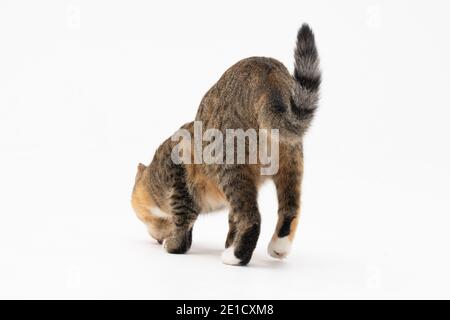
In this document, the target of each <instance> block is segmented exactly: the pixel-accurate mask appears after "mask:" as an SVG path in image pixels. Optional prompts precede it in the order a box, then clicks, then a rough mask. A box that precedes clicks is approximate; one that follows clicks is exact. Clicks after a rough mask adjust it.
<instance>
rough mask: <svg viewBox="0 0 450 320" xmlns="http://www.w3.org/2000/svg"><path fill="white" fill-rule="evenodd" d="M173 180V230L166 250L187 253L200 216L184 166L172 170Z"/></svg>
mask: <svg viewBox="0 0 450 320" xmlns="http://www.w3.org/2000/svg"><path fill="white" fill-rule="evenodd" d="M170 174H171V177H172V180H173V186H172V194H171V196H170V207H171V213H172V215H173V216H172V222H173V229H172V232H171V235H170V236H169V237H168V238H167V239H166V240H165V241H164V248H165V249H166V251H167V252H169V253H186V252H187V251H188V250H189V249H190V248H191V244H192V228H193V226H194V223H195V220H196V219H197V216H198V212H199V210H198V208H197V206H196V204H195V202H194V200H193V197H192V195H191V193H190V192H189V189H188V187H187V183H186V172H185V168H184V166H183V165H173V166H172V167H171V168H170Z"/></svg>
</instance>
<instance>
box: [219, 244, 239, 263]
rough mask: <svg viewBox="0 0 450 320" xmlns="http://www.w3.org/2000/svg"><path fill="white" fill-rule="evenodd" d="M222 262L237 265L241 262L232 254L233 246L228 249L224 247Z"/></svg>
mask: <svg viewBox="0 0 450 320" xmlns="http://www.w3.org/2000/svg"><path fill="white" fill-rule="evenodd" d="M221 258H222V262H223V263H225V264H229V265H232V266H237V265H239V263H240V262H241V260H239V259H238V258H236V256H235V255H234V247H233V246H230V247H228V249H226V250H225V251H224V252H222V257H221Z"/></svg>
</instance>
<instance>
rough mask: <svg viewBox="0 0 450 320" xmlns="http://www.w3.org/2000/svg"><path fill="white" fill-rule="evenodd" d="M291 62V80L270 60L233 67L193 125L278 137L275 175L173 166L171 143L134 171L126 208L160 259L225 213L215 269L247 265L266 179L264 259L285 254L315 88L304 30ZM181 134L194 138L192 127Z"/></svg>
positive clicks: (256, 166) (296, 210) (250, 169)
mask: <svg viewBox="0 0 450 320" xmlns="http://www.w3.org/2000/svg"><path fill="white" fill-rule="evenodd" d="M294 56H295V68H294V74H293V75H291V74H290V73H289V72H288V70H287V69H286V67H285V66H284V65H283V64H282V63H280V62H279V61H277V60H275V59H272V58H265V57H252V58H247V59H244V60H241V61H239V62H238V63H236V64H235V65H233V66H232V67H230V68H229V69H228V70H227V71H226V72H225V73H224V74H223V75H222V77H221V78H220V79H219V81H217V83H216V84H214V85H213V87H212V88H211V89H210V90H209V91H208V92H207V93H206V95H205V96H204V97H203V99H202V101H201V103H200V107H199V109H198V112H197V116H196V118H195V120H196V121H198V122H201V125H202V129H203V130H207V129H209V128H215V129H218V130H220V131H221V132H223V133H224V134H225V132H226V130H227V129H242V130H248V129H255V130H260V129H278V132H279V136H278V138H277V141H276V142H277V144H278V146H279V150H278V152H279V157H278V159H279V160H278V161H279V162H278V163H277V166H278V171H277V172H276V173H274V174H273V175H271V176H267V175H262V174H261V171H260V169H261V166H262V164H261V162H260V161H258V162H257V163H253V164H250V163H245V164H242V163H240V164H236V163H228V162H224V163H222V164H214V163H213V164H205V163H181V164H177V163H175V162H174V161H173V160H172V152H173V149H174V147H175V146H176V145H177V143H178V141H174V139H167V140H166V141H165V142H164V143H163V144H162V145H161V146H160V147H159V148H158V150H157V151H156V154H155V156H154V158H153V160H152V162H151V164H150V165H149V166H145V165H143V164H139V165H138V172H137V174H136V179H135V186H134V188H133V193H132V205H133V208H134V210H135V212H136V214H137V216H138V218H139V219H140V220H141V221H142V222H144V224H145V225H146V226H147V228H148V232H149V233H150V235H151V236H152V237H153V238H154V239H156V240H157V241H158V242H159V243H160V244H163V246H164V248H165V250H166V251H167V252H169V253H185V252H187V251H188V250H189V248H190V247H191V242H192V229H193V225H194V223H195V221H196V219H197V216H198V215H199V214H200V213H203V212H210V211H215V210H218V209H221V208H224V207H226V208H228V210H229V219H228V223H229V231H228V235H227V238H226V242H225V251H224V252H223V254H222V261H223V262H224V263H225V264H230V265H246V264H248V263H249V261H250V259H251V257H252V253H253V251H254V249H255V247H256V243H257V240H258V237H259V232H260V224H261V217H260V213H259V210H258V203H257V195H258V188H259V187H260V186H261V184H262V183H263V182H264V181H265V180H266V179H272V180H273V181H274V183H275V186H276V190H277V196H278V223H277V225H276V228H275V232H274V234H273V237H272V239H271V241H270V243H269V246H268V252H269V254H270V255H271V256H272V257H274V258H278V259H282V258H284V257H286V256H287V254H288V253H289V251H290V249H291V244H292V241H293V239H294V236H295V232H296V228H297V224H298V219H299V215H300V195H301V182H302V176H303V147H302V140H303V136H304V134H305V132H306V130H307V129H308V127H309V126H310V123H311V120H312V119H313V116H314V113H315V111H316V108H317V104H318V99H319V87H320V83H321V72H320V69H319V57H318V53H317V49H316V45H315V40H314V35H313V32H312V30H311V29H310V27H309V26H308V25H306V24H304V25H303V26H302V27H301V28H300V30H299V31H298V34H297V45H296V48H295V51H294ZM182 129H183V130H186V131H187V132H190V133H194V123H193V122H191V123H188V124H185V125H184V126H183V127H182ZM272 138H273V137H272ZM269 139H270V137H269ZM246 145H247V146H248V143H247V144H246ZM191 150H192V149H191ZM246 152H247V153H248V150H246Z"/></svg>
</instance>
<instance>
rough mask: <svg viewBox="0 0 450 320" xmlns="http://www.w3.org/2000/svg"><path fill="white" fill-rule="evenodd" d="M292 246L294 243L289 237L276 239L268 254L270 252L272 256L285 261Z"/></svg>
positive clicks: (270, 244) (272, 241) (271, 242)
mask: <svg viewBox="0 0 450 320" xmlns="http://www.w3.org/2000/svg"><path fill="white" fill-rule="evenodd" d="M291 245H292V243H291V240H289V237H283V238H278V237H274V238H272V240H271V241H270V243H269V247H268V248H267V252H269V255H270V256H272V257H274V258H276V259H284V258H286V257H287V255H288V254H289V252H290V251H291Z"/></svg>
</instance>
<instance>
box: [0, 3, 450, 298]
mask: <svg viewBox="0 0 450 320" xmlns="http://www.w3.org/2000/svg"><path fill="white" fill-rule="evenodd" d="M448 12H449V5H448V2H447V1H376V0H373V1H360V0H358V1H356V0H355V1H317V0H315V1H299V0H296V1H289V2H288V1H286V2H283V1H276V2H275V1H273V2H266V1H256V0H255V1H221V2H214V1H201V2H200V1H159V2H155V3H154V2H150V1H121V2H118V1H106V0H105V1H99V0H96V1H92V0H91V1H87V0H86V1H81V0H79V1H76V0H73V1H56V0H55V1H31V0H30V1H12V0H11V1H8V0H2V1H0V195H1V196H0V298H157V299H170V298H182V299H183V298H192V299H195V298H234V299H240V298H265V299H281V298H293V299H295V298H296V299H299V298H450V289H449V286H450V276H449V273H448V270H449V269H450V256H449V249H448V246H449V243H450V234H449V225H450V204H449V196H450V195H449V190H450V188H449V181H450V170H449V163H450V151H449V136H450V128H449V117H450V104H449V102H450V99H449V85H450V63H449V56H450V46H449V43H448V39H449V34H448V33H449V31H448V30H449V29H450V22H449V20H448ZM303 22H308V23H309V24H310V25H311V26H312V28H313V30H314V31H315V34H316V40H317V44H318V47H319V52H320V55H321V60H322V69H323V74H324V81H323V87H322V88H323V91H322V92H323V93H322V99H321V104H320V111H319V112H318V115H317V118H316V120H315V122H314V125H313V128H312V129H311V131H310V132H309V134H308V135H307V137H306V140H305V156H306V160H305V161H306V163H305V170H306V172H305V179H304V188H303V189H304V193H303V210H302V219H301V223H300V226H299V232H298V237H297V239H296V241H295V243H294V247H293V252H292V254H291V256H290V257H289V258H288V259H287V260H284V261H281V262H280V261H275V260H273V259H272V258H270V257H269V256H268V255H267V253H266V246H267V244H268V242H269V240H270V237H271V234H272V232H273V229H274V226H275V218H276V210H277V203H276V198H275V194H274V187H273V185H272V184H268V185H266V186H265V187H264V188H263V189H262V190H261V194H260V209H261V212H262V219H263V225H262V233H261V237H260V239H259V242H258V247H257V250H256V251H255V254H254V258H253V260H252V262H251V264H250V265H249V266H248V267H230V266H226V265H223V264H222V263H221V261H220V253H221V251H222V249H223V245H224V241H225V236H226V232H227V222H226V221H227V216H226V213H225V212H222V213H218V214H211V215H208V216H202V217H200V218H199V220H198V222H197V224H196V226H195V228H194V242H193V246H192V250H191V251H190V252H189V254H187V255H182V256H176V255H169V254H166V253H165V252H164V251H163V249H162V248H161V247H160V246H158V245H157V244H156V243H155V242H154V241H153V240H151V239H150V238H149V237H148V235H147V234H146V231H145V228H144V226H143V225H141V223H140V222H139V221H138V220H137V219H136V217H135V216H134V213H133V211H132V209H131V206H130V193H131V189H132V186H133V182H134V175H135V170H136V165H137V163H138V162H144V163H149V162H150V160H151V158H152V156H153V153H154V151H155V149H156V148H157V146H158V145H159V143H161V142H162V141H163V140H164V139H166V138H167V137H169V136H170V135H171V134H172V133H173V132H174V131H175V130H176V129H177V128H178V127H179V126H180V125H182V124H183V123H185V122H188V121H191V120H193V119H194V116H195V113H196V110H197V107H198V104H199V102H200V99H201V98H202V96H203V94H204V93H205V92H206V91H207V89H208V88H209V87H210V86H211V85H212V84H213V83H214V82H215V81H216V80H217V79H218V78H219V77H220V75H221V74H222V73H223V72H224V71H225V70H226V68H228V67H229V66H231V65H232V64H234V63H235V62H237V61H238V60H240V59H242V58H245V57H248V56H255V55H263V56H271V57H275V58H277V59H279V60H280V61H282V62H283V63H285V65H286V66H287V67H288V68H289V70H292V66H293V48H294V43H295V36H296V32H297V29H298V27H299V26H300V25H301V23H303Z"/></svg>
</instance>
